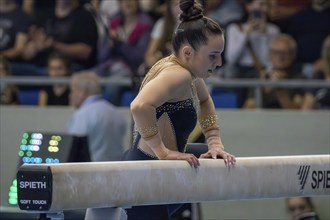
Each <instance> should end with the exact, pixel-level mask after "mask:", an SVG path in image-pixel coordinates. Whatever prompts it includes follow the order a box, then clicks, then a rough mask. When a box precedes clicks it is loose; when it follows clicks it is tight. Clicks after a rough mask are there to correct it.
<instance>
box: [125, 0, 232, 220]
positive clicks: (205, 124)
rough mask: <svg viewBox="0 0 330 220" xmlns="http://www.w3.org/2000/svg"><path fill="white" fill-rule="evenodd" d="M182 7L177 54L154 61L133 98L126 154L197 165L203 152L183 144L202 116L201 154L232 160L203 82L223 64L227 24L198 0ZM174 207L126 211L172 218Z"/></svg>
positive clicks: (131, 215) (183, 1) (138, 216)
mask: <svg viewBox="0 0 330 220" xmlns="http://www.w3.org/2000/svg"><path fill="white" fill-rule="evenodd" d="M180 9H181V10H182V13H181V14H180V20H181V23H180V24H179V26H178V27H177V29H176V31H175V33H174V35H173V39H172V47H173V52H172V54H171V55H170V56H168V57H165V58H163V59H161V60H159V61H158V62H157V63H155V64H154V65H153V67H152V68H151V69H150V71H149V72H148V73H147V75H146V77H145V78H144V80H143V82H142V84H141V88H140V91H139V94H138V95H137V96H136V98H135V99H134V100H133V102H132V103H131V112H132V115H133V119H134V123H135V136H134V143H133V147H132V148H131V149H130V150H129V151H128V152H126V153H125V156H124V158H123V160H157V159H158V160H186V161H187V162H188V163H189V164H190V165H191V166H192V168H197V167H198V166H199V165H200V164H199V161H198V158H197V157H196V156H194V155H193V154H188V153H184V148H185V145H186V143H187V139H188V136H189V134H190V133H191V132H192V130H193V129H194V127H195V125H196V123H197V120H198V121H199V123H200V125H201V127H202V130H203V134H204V135H205V138H206V140H207V144H208V151H207V152H206V153H204V154H202V155H201V156H200V158H213V159H216V158H222V159H223V160H224V162H225V163H226V165H228V166H229V165H233V164H234V163H235V162H236V160H235V156H233V155H231V154H230V153H228V152H226V151H225V149H224V145H223V143H222V141H221V138H220V129H219V125H218V117H217V114H216V111H215V107H214V104H213V101H212V99H211V97H210V94H209V92H208V89H207V87H206V85H205V82H204V79H205V78H207V77H209V76H210V75H211V74H212V72H213V71H214V70H215V69H216V68H217V67H219V66H221V64H222V59H221V54H222V52H223V50H224V43H225V40H224V34H223V30H222V29H221V28H220V26H219V25H218V24H217V23H216V22H215V21H213V20H211V19H210V18H208V17H205V16H203V10H202V8H201V6H200V4H199V3H197V2H195V1H194V0H180ZM146 181H148V180H146ZM145 190H147V189H145ZM174 210H175V207H174V205H154V206H136V207H132V208H130V209H127V215H128V219H169V218H170V216H171V214H172V213H173V211H174Z"/></svg>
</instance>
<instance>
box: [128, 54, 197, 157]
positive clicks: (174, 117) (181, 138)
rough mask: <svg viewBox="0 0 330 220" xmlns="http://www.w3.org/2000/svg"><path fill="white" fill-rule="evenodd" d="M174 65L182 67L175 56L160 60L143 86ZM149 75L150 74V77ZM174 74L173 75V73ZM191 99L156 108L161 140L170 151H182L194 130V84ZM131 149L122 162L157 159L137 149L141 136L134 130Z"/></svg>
mask: <svg viewBox="0 0 330 220" xmlns="http://www.w3.org/2000/svg"><path fill="white" fill-rule="evenodd" d="M175 65H180V66H182V65H181V64H180V63H179V62H178V61H177V59H176V57H175V56H173V55H171V56H169V57H166V58H164V59H162V60H160V61H159V62H158V63H156V64H155V65H154V67H153V68H152V69H151V70H150V71H149V73H148V74H147V76H146V79H148V77H149V80H144V84H142V86H143V85H145V84H146V83H147V82H148V81H150V80H151V79H153V78H154V77H156V76H157V75H158V73H159V72H160V71H162V70H164V69H165V68H168V67H173V66H175ZM149 74H152V76H150V75H149ZM173 74H175V73H173ZM191 94H192V95H191V98H189V99H185V100H181V101H178V102H166V103H164V104H162V105H161V106H159V107H157V108H156V118H157V125H158V128H159V132H160V134H161V137H162V140H163V142H164V144H165V146H166V147H167V148H169V149H170V150H177V151H180V152H183V151H184V148H185V145H186V143H187V139H188V137H189V134H190V133H191V132H192V130H193V129H194V127H195V125H196V122H197V110H198V104H197V103H198V100H197V95H196V91H195V89H194V82H193V81H192V86H191ZM134 133H135V135H134V141H133V147H132V148H131V149H130V150H129V151H128V152H127V153H126V154H125V157H124V160H152V159H157V158H156V157H155V156H153V155H150V154H148V153H146V152H144V151H143V150H141V149H140V148H139V143H140V140H141V135H140V134H139V133H138V132H137V130H136V129H135V131H134Z"/></svg>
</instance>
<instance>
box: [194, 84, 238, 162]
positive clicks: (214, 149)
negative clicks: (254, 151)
mask: <svg viewBox="0 0 330 220" xmlns="http://www.w3.org/2000/svg"><path fill="white" fill-rule="evenodd" d="M195 86H196V90H197V94H198V98H199V100H200V111H199V115H198V120H199V123H200V125H201V128H202V131H203V134H204V135H205V138H206V141H207V145H208V149H209V150H208V152H206V153H204V154H202V155H201V156H200V157H201V158H214V159H215V158H217V157H218V156H220V157H221V158H223V159H224V161H225V163H226V164H234V163H235V162H236V159H235V156H233V155H231V154H229V153H227V152H226V151H225V147H224V145H223V144H222V141H221V138H220V128H219V122H218V116H217V113H216V111H215V107H214V103H213V100H212V98H211V97H210V94H209V92H208V89H207V87H206V85H205V82H204V80H203V79H198V80H197V81H196V83H195Z"/></svg>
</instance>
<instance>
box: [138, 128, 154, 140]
mask: <svg viewBox="0 0 330 220" xmlns="http://www.w3.org/2000/svg"><path fill="white" fill-rule="evenodd" d="M139 133H140V135H141V137H142V138H143V139H148V138H151V137H153V136H155V135H156V134H158V128H157V126H146V127H143V128H140V129H139Z"/></svg>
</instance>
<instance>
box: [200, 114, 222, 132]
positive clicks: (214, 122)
mask: <svg viewBox="0 0 330 220" xmlns="http://www.w3.org/2000/svg"><path fill="white" fill-rule="evenodd" d="M200 125H201V127H202V128H203V129H208V128H210V127H212V126H217V127H219V125H218V116H217V115H215V114H214V115H209V116H207V117H206V118H204V119H203V120H201V122H200Z"/></svg>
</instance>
